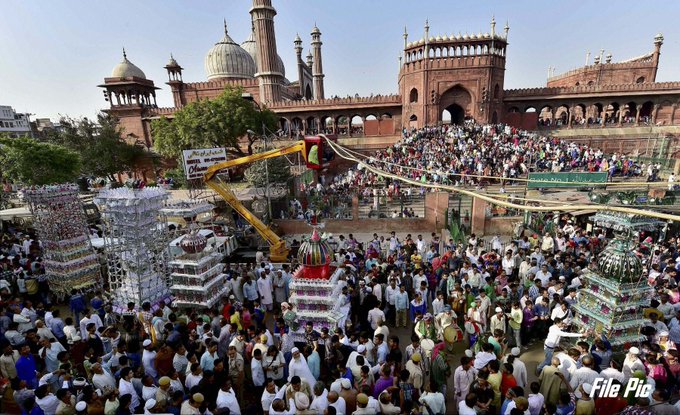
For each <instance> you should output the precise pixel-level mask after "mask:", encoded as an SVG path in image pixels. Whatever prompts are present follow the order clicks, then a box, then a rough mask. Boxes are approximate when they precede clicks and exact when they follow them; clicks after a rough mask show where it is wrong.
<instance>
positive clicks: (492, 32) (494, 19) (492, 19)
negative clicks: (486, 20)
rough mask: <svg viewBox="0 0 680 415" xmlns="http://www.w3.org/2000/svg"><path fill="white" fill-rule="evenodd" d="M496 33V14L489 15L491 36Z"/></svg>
mask: <svg viewBox="0 0 680 415" xmlns="http://www.w3.org/2000/svg"><path fill="white" fill-rule="evenodd" d="M495 35H496V16H495V15H491V36H492V37H493V36H495Z"/></svg>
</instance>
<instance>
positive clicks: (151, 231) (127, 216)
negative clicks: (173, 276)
mask: <svg viewBox="0 0 680 415" xmlns="http://www.w3.org/2000/svg"><path fill="white" fill-rule="evenodd" d="M167 198H168V193H167V192H166V191H165V190H164V189H161V188H158V187H146V188H144V189H139V190H137V189H130V188H127V187H123V188H118V189H106V190H102V191H101V192H100V193H99V195H98V196H97V197H96V198H95V199H94V202H95V203H96V204H97V205H98V206H99V209H100V211H101V215H102V220H103V222H104V225H105V234H104V247H105V251H106V258H107V263H108V279H109V286H110V288H111V290H110V293H109V294H110V296H111V297H112V298H113V302H114V305H115V306H116V308H117V309H118V310H121V309H123V308H125V306H126V304H127V303H128V302H134V303H135V304H136V305H137V307H139V306H140V305H141V304H143V303H144V302H149V303H151V305H152V306H154V307H155V306H157V305H158V304H159V303H160V302H161V301H165V300H170V299H171V296H170V291H169V289H168V287H169V275H168V272H167V266H166V265H167V255H168V236H167V235H168V234H167V224H166V223H165V221H164V220H163V218H162V216H161V215H159V211H160V210H161V209H162V208H163V206H164V203H165V201H166V200H167Z"/></svg>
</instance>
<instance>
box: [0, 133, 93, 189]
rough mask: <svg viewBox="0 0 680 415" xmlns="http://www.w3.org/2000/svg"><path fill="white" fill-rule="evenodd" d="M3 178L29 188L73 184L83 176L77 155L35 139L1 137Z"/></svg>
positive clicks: (0, 164)
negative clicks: (31, 186)
mask: <svg viewBox="0 0 680 415" xmlns="http://www.w3.org/2000/svg"><path fill="white" fill-rule="evenodd" d="M0 166H2V175H3V177H6V178H8V179H10V180H13V181H15V182H18V183H23V184H25V185H45V184H55V183H66V182H73V181H75V179H76V178H77V177H78V176H79V174H80V168H81V161H80V156H79V155H78V153H76V152H75V151H72V150H69V149H68V148H66V147H64V146H61V145H58V144H52V143H41V142H38V141H35V140H34V139H32V138H9V137H4V136H3V137H0Z"/></svg>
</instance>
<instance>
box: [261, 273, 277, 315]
mask: <svg viewBox="0 0 680 415" xmlns="http://www.w3.org/2000/svg"><path fill="white" fill-rule="evenodd" d="M257 291H258V292H259V293H260V303H261V304H262V306H263V307H264V309H265V310H267V311H272V308H273V305H274V298H273V293H274V287H273V285H272V276H271V274H270V272H269V266H268V265H267V266H266V267H265V269H264V273H262V274H261V275H260V278H259V279H258V280H257Z"/></svg>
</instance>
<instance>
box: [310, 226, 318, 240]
mask: <svg viewBox="0 0 680 415" xmlns="http://www.w3.org/2000/svg"><path fill="white" fill-rule="evenodd" d="M309 239H310V240H311V241H313V242H319V241H320V240H321V236H319V232H318V231H317V230H316V228H314V231H312V237H311V238H309Z"/></svg>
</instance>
